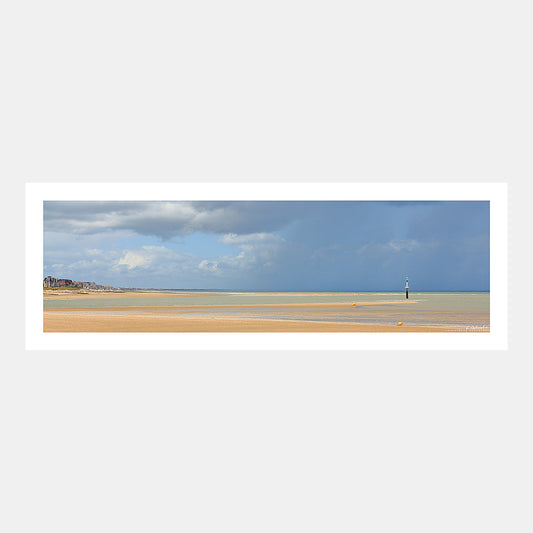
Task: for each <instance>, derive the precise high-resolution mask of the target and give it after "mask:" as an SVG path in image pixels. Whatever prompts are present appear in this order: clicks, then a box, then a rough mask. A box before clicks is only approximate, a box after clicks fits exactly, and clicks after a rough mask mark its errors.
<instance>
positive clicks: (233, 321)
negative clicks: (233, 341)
mask: <svg viewBox="0 0 533 533" xmlns="http://www.w3.org/2000/svg"><path fill="white" fill-rule="evenodd" d="M95 311H96V310H94V309H91V311H83V312H75V311H72V310H69V311H68V312H65V311H55V310H54V311H45V312H44V331H45V332H161V333H162V332H238V333H241V332H243V333H244V332H263V333H264V332H272V333H274V332H307V333H310V332H342V331H353V332H364V331H367V332H388V331H389V332H390V331H394V332H399V331H406V332H407V331H411V332H413V331H425V332H446V331H455V330H454V329H450V330H448V329H446V328H436V327H423V326H420V327H416V326H393V325H391V326H386V325H374V324H357V323H346V322H319V321H312V320H305V321H302V320H286V319H283V320H269V319H242V318H237V317H235V318H234V317H231V318H227V317H219V316H209V317H206V316H202V315H200V316H189V317H184V316H169V315H157V314H154V315H152V316H150V315H148V314H145V315H142V316H139V315H136V314H134V313H132V314H120V315H113V314H112V312H109V311H110V309H109V308H106V309H105V311H103V313H104V314H98V312H95ZM144 311H146V309H144Z"/></svg>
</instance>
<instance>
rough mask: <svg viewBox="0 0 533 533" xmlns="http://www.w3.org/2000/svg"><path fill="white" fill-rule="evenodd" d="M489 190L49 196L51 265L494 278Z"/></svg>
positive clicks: (456, 284)
mask: <svg viewBox="0 0 533 533" xmlns="http://www.w3.org/2000/svg"><path fill="white" fill-rule="evenodd" d="M489 240H490V239H489V202H485V201H475V202H470V201H464V202H458V201H449V202H448V201H444V202H419V201H415V202H403V201H402V202H401V201H394V202H375V201H365V202H356V201H346V202H343V201H324V202H321V201H298V202H295V201H264V202H263V201H250V202H244V201H235V202H227V201H224V202H181V201H180V202H166V201H160V202H153V201H148V202H131V201H129V202H115V201H113V202H110V201H107V202H98V201H74V202H66V201H45V202H44V265H43V277H45V276H48V275H51V276H53V277H56V278H68V279H72V280H75V281H95V282H96V283H98V284H102V285H112V286H114V287H136V288H159V289H226V290H263V291H268V290H284V291H291V290H292V291H355V292H357V291H402V290H403V289H404V286H405V278H406V276H408V277H409V287H410V291H411V292H416V291H417V290H419V291H486V290H489Z"/></svg>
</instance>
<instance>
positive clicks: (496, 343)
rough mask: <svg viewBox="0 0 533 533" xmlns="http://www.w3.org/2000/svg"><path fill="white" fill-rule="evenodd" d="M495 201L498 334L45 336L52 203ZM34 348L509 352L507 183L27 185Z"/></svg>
mask: <svg viewBox="0 0 533 533" xmlns="http://www.w3.org/2000/svg"><path fill="white" fill-rule="evenodd" d="M163 198H164V199H165V200H381V201H383V200H488V201H490V269H491V270H490V290H491V294H490V298H491V316H490V326H491V327H490V333H348V332H346V333H43V331H42V329H43V327H42V326H43V300H42V264H43V201H45V200H122V201H126V200H161V199H163ZM25 259H26V295H25V296H26V298H25V302H26V335H25V336H26V349H27V350H101V349H116V350H156V349H157V350H177V349H179V350H256V349H258V348H259V347H260V349H261V350H277V349H283V350H286V349H291V350H384V349H391V350H432V349H433V350H451V349H453V350H455V349H460V350H506V349H507V346H508V341H507V315H508V310H507V184H506V183H231V182H230V183H170V184H169V183H26V258H25Z"/></svg>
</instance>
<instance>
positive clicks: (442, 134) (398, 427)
mask: <svg viewBox="0 0 533 533" xmlns="http://www.w3.org/2000/svg"><path fill="white" fill-rule="evenodd" d="M2 26H3V28H2V32H1V34H2V35H3V37H2V38H3V40H4V41H5V42H6V44H7V45H8V46H4V47H3V48H4V50H7V53H6V52H4V76H5V80H7V82H6V83H3V88H2V90H3V98H2V103H1V105H2V108H3V116H4V117H5V119H4V120H2V126H1V128H2V147H3V149H2V152H3V155H2V158H1V159H0V170H1V174H2V177H3V184H4V191H5V194H4V209H3V210H2V219H3V227H4V232H3V235H4V241H3V242H4V254H3V258H4V261H3V262H2V277H3V279H5V280H12V279H13V278H14V279H15V280H19V282H12V281H8V282H6V283H5V286H4V294H5V295H6V297H5V305H4V319H3V328H2V329H3V339H4V342H3V346H4V350H3V355H2V357H1V369H0V395H1V402H0V410H1V413H2V415H1V416H2V421H1V427H2V434H3V437H2V439H1V446H2V454H1V457H2V459H0V460H1V461H2V471H3V474H2V476H1V481H0V487H1V490H2V499H3V501H4V504H5V505H4V508H5V512H3V513H2V516H1V517H0V525H1V526H2V527H1V529H2V530H5V531H10V532H11V531H23V532H26V531H28V532H29V531H32V532H33V531H54V532H55V533H58V532H69V533H70V532H72V531H77V532H79V531H113V532H114V531H130V532H131V531H176V530H180V531H187V532H188V531H220V530H223V531H226V530H227V531H232V532H240V531H243V532H244V531H246V532H248V531H274V530H275V531H291V532H292V531H354V530H359V531H398V530H400V531H403V530H405V531H410V532H427V531H452V530H453V531H469V532H470V531H514V532H520V531H530V530H531V527H532V525H533V524H532V522H531V513H530V512H529V510H528V505H529V504H530V501H531V496H532V495H531V484H530V480H531V474H532V464H531V455H530V450H531V448H532V444H533V443H532V442H531V440H532V439H531V432H530V430H529V423H528V421H529V420H530V418H531V416H530V414H531V412H530V406H531V403H532V397H531V386H530V383H531V362H530V358H529V357H528V355H527V354H526V350H527V347H528V344H529V343H528V337H526V332H527V330H528V327H529V317H528V313H527V310H526V305H527V303H528V300H529V295H530V292H531V290H530V288H529V285H528V284H527V282H526V279H527V277H526V275H527V274H529V266H528V265H529V254H528V249H529V247H530V241H531V239H530V235H529V228H530V227H531V222H530V216H529V213H530V207H529V203H530V202H529V198H530V196H529V194H528V183H529V180H530V178H531V171H532V165H531V155H530V149H531V145H532V134H531V123H532V120H531V119H532V107H531V106H532V105H531V98H530V95H531V94H532V93H533V91H532V89H533V87H531V79H530V77H528V68H527V65H528V64H529V63H530V61H529V54H527V51H528V50H529V49H531V45H532V43H531V33H530V31H529V29H528V16H527V13H526V5H525V3H522V2H511V3H508V2H507V3H506V4H505V7H504V4H503V3H496V4H491V5H486V4H481V3H478V2H466V3H465V2H461V3H460V4H447V5H446V6H445V7H444V6H435V7H428V6H426V5H422V4H418V3H411V4H407V5H404V4H401V5H395V4H394V3H388V4H372V6H361V5H358V4H356V5H353V4H352V3H343V2H334V3H327V4H312V5H310V4H308V3H295V2H288V3H283V4H281V3H280V4H277V3H274V4H269V5H264V6H250V5H247V4H245V3H229V4H227V3H224V4H220V5H219V4H217V3H206V4H194V5H191V6H186V5H183V4H177V5H175V4H165V3H155V4H150V6H148V5H146V6H143V5H141V4H135V5H133V4H131V3H128V4H122V3H117V2H110V3H106V4H105V5H103V4H102V5H100V4H94V5H92V6H91V7H90V8H88V7H87V8H82V7H81V6H79V7H73V6H70V7H68V9H67V6H66V5H63V4H60V3H57V4H52V5H48V4H47V5H44V4H43V5H41V4H39V3H32V2H30V3H24V4H17V5H13V6H11V7H10V8H9V11H8V12H7V14H6V16H5V17H3V21H2ZM190 180H199V181H221V182H227V181H262V180H268V181H287V180H290V181H301V182H302V184H304V183H305V182H308V181H397V182H405V181H410V182H411V181H415V182H416V181H474V182H484V181H506V182H508V183H509V198H510V201H509V229H510V233H509V312H510V321H509V347H510V349H509V350H508V351H506V352H490V353H489V352H487V353H479V352H459V351H455V352H439V351H433V352H427V353H421V352H414V353H410V352H358V351H356V349H354V351H353V352H330V353H326V352H324V353H322V352H318V353H316V352H314V353H305V352H286V353H285V352H273V353H268V352H261V351H259V352H249V353H232V352H214V353H213V352H212V353H206V352H200V353H187V352H181V351H179V346H177V347H176V348H177V350H176V352H153V353H150V352H131V353H127V352H103V351H102V352H83V351H80V352H72V353H68V352H67V353H65V352H25V351H24V305H23V299H22V297H21V296H22V291H23V289H22V287H23V279H22V278H23V272H24V247H23V243H24V218H23V214H24V183H25V182H28V181H40V182H49V181H65V182H73V181H93V182H97V181H123V182H125V183H127V182H130V181H139V182H144V181H190ZM302 186H305V185H302ZM526 273H527V274H526ZM354 348H356V347H354Z"/></svg>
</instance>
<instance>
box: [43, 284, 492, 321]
mask: <svg viewBox="0 0 533 533" xmlns="http://www.w3.org/2000/svg"><path fill="white" fill-rule="evenodd" d="M396 301H397V302H398V305H395V304H387V305H383V306H380V305H372V306H355V307H353V306H352V305H351V304H352V303H357V302H376V303H379V302H396ZM404 302H405V293H403V292H328V293H318V292H309V293H301V292H298V293H289V292H285V293H257V292H250V293H239V294H235V293H216V294H212V293H210V294H208V295H205V296H201V295H198V293H196V294H186V293H174V294H173V295H172V294H169V295H168V296H159V297H150V296H147V297H131V298H128V297H120V298H112V297H111V298H101V297H98V296H95V297H94V298H87V299H74V298H73V299H57V300H56V299H53V300H45V301H44V308H45V309H68V308H86V309H87V310H89V309H91V308H96V307H99V308H106V307H122V308H124V311H122V312H121V311H117V310H113V311H112V313H113V314H121V313H125V312H128V313H129V312H131V311H128V307H146V310H142V311H136V312H135V314H137V315H139V314H141V313H147V314H150V310H149V308H150V307H157V308H159V310H158V313H160V312H161V311H162V309H161V308H164V310H163V311H164V313H165V314H171V315H173V316H185V315H187V316H190V315H191V314H192V315H195V314H201V315H204V316H215V315H217V316H226V317H238V318H250V319H270V320H306V321H310V320H311V321H320V322H359V323H368V324H396V323H397V322H400V321H401V322H403V323H404V324H406V325H407V324H409V325H419V326H422V325H426V326H451V325H453V326H457V327H463V328H474V329H484V328H487V329H488V327H489V324H490V294H489V293H488V292H468V293H466V292H412V293H409V302H411V303H412V305H405V304H404ZM290 303H293V304H304V305H305V304H306V303H308V304H315V303H339V304H347V305H346V307H345V308H335V309H327V308H323V309H317V308H312V307H309V308H308V309H306V308H305V307H303V308H296V309H291V308H284V307H267V308H232V307H216V308H213V309H206V308H199V309H198V310H185V309H183V306H230V305H247V304H248V305H262V304H280V305H282V304H290ZM110 311H111V310H110Z"/></svg>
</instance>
